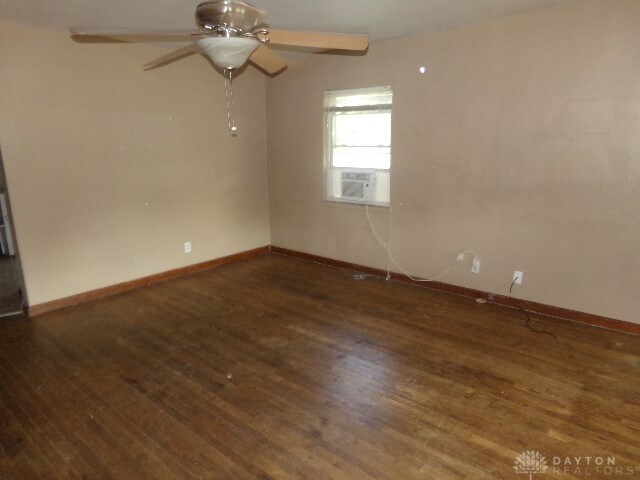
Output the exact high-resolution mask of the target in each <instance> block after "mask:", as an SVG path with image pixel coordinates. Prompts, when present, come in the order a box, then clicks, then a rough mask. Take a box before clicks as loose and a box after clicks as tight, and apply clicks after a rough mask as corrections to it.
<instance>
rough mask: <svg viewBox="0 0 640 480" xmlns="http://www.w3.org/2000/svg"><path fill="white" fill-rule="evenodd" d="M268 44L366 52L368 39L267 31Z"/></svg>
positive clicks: (356, 36) (317, 33)
mask: <svg viewBox="0 0 640 480" xmlns="http://www.w3.org/2000/svg"><path fill="white" fill-rule="evenodd" d="M268 37H269V43H273V44H274V45H292V46H296V47H312V48H323V49H331V50H366V49H367V47H368V46H369V37H368V36H366V35H346V34H341V33H323V32H296V31H292V30H269V35H268Z"/></svg>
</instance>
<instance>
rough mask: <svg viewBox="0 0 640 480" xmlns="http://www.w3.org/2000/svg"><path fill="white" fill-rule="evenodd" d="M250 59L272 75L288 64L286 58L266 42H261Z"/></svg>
mask: <svg viewBox="0 0 640 480" xmlns="http://www.w3.org/2000/svg"><path fill="white" fill-rule="evenodd" d="M249 60H250V61H251V63H253V64H255V65H257V66H258V67H260V68H261V69H262V70H264V71H265V72H267V73H269V74H270V75H275V74H276V73H278V72H279V71H281V70H283V69H284V68H286V66H287V62H285V60H284V58H282V57H281V56H280V55H279V54H277V53H276V52H274V51H273V50H271V49H269V47H267V46H266V45H264V44H260V46H259V47H258V48H257V49H256V50H255V51H254V52H253V53H252V54H251V56H250V57H249Z"/></svg>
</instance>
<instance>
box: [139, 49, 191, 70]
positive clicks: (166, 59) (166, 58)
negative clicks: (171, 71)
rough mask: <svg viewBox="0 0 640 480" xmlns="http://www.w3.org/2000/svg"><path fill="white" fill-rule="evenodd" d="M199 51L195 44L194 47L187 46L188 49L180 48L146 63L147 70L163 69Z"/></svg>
mask: <svg viewBox="0 0 640 480" xmlns="http://www.w3.org/2000/svg"><path fill="white" fill-rule="evenodd" d="M198 50H199V48H198V46H197V45H196V44H195V43H194V44H192V45H187V46H186V47H182V48H179V49H177V50H173V51H172V52H169V53H167V54H166V55H163V56H162V57H160V58H156V59H155V60H153V61H151V62H149V63H145V64H144V69H145V70H152V69H154V68H158V67H162V66H164V65H166V64H168V63H171V62H175V61H176V60H180V59H182V58H184V57H187V56H189V55H192V54H194V53H196V52H197V51H198Z"/></svg>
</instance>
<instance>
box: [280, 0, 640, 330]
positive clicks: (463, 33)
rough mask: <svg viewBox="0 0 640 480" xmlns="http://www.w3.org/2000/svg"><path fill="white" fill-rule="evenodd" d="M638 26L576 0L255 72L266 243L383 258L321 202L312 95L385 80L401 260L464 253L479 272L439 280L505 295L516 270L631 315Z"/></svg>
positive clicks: (536, 297) (534, 295)
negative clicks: (273, 72)
mask: <svg viewBox="0 0 640 480" xmlns="http://www.w3.org/2000/svg"><path fill="white" fill-rule="evenodd" d="M639 24H640V2H638V1H637V0H596V1H586V2H578V3H575V4H570V5H568V6H564V7H561V8H558V9H551V10H544V11H539V12H534V13H530V14H526V15H520V16H515V17H511V18H507V19H502V20H497V21H492V22H486V23H482V24H479V25H476V26H472V27H468V28H464V29H458V30H452V31H447V32H441V33H435V34H430V35H425V36H421V37H415V38H408V39H399V40H392V41H387V42H381V43H374V44H372V46H371V48H370V51H369V53H368V55H366V56H364V57H357V58H353V57H347V56H316V57H314V58H313V59H312V60H310V61H308V63H302V62H303V61H304V60H301V61H300V65H297V66H295V68H290V69H289V70H288V71H287V72H285V73H284V74H282V75H280V76H279V77H276V78H275V79H271V80H268V82H267V120H268V121H267V128H268V130H267V132H268V133H267V138H268V149H267V150H268V162H269V187H270V215H271V235H272V243H273V244H274V245H277V246H281V247H286V248H291V249H295V250H300V251H303V252H309V253H313V254H318V255H323V256H327V257H331V258H335V259H340V260H346V261H349V262H355V263H359V264H364V265H369V266H373V267H378V268H386V265H387V260H386V255H385V252H384V250H383V249H382V248H381V247H380V245H378V243H377V242H376V240H375V239H374V238H373V236H372V233H371V230H370V228H369V225H368V222H367V220H366V218H365V212H364V209H363V208H362V207H354V206H341V205H335V204H328V203H325V202H323V201H322V198H323V195H324V183H323V181H322V178H323V122H322V95H323V91H324V90H331V89H343V88H353V87H360V86H370V85H383V84H390V85H391V86H392V88H393V91H394V107H393V127H392V142H393V147H392V149H393V150H392V151H393V153H392V157H393V159H392V184H391V190H392V192H391V197H392V232H393V240H392V254H393V256H394V258H395V259H396V260H397V262H398V263H399V264H400V265H401V266H403V268H405V269H406V270H407V271H409V272H410V273H411V274H414V275H418V276H420V277H424V278H429V277H431V276H433V275H436V274H438V273H440V272H441V271H442V270H444V269H445V268H447V267H448V266H450V265H452V264H455V263H456V262H455V259H456V254H457V252H459V251H462V250H468V249H470V250H473V251H475V252H476V253H477V254H478V257H479V258H480V260H481V262H482V263H481V272H480V274H478V275H474V274H472V273H470V261H471V259H470V258H467V260H466V261H465V262H464V264H456V266H455V268H454V270H453V271H451V272H450V273H449V274H447V275H446V276H444V277H442V279H441V280H442V281H444V282H447V283H451V284H456V285H463V286H465V287H470V288H477V289H480V290H484V291H489V292H494V293H498V294H507V293H508V290H509V286H510V283H511V279H512V275H513V271H514V270H522V271H524V283H523V285H522V286H520V287H516V288H515V289H514V296H517V297H520V298H526V299H528V300H533V301H537V302H542V303H545V304H549V305H555V306H560V307H565V308H570V309H574V310H579V311H586V312H590V313H594V314H599V315H605V316H610V317H614V318H618V319H622V320H627V321H631V322H637V323H640V316H639V314H638V312H639V311H640V309H639V307H640V300H639V299H640V292H639V290H640V253H639V252H638V247H639V246H640V215H639V214H638V208H639V206H640V55H639V54H638V52H640V29H638V25H639ZM422 65H425V66H427V67H428V69H429V73H428V74H425V75H420V74H419V73H418V68H419V67H420V66H422ZM388 214H389V211H388V210H384V209H375V211H372V214H371V215H372V217H373V220H374V223H375V225H376V228H378V230H379V231H380V233H381V235H382V236H383V237H385V238H386V233H387V229H386V225H387V222H388V219H389V217H388ZM392 270H396V271H397V270H398V269H397V268H392Z"/></svg>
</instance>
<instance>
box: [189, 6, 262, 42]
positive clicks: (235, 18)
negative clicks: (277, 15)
mask: <svg viewBox="0 0 640 480" xmlns="http://www.w3.org/2000/svg"><path fill="white" fill-rule="evenodd" d="M266 18H267V12H265V11H264V10H260V9H259V8H256V7H254V6H252V5H249V4H247V3H244V2H238V1H236V0H216V1H211V2H203V3H201V4H200V5H198V7H197V8H196V23H197V24H198V27H200V29H201V30H203V31H210V30H222V33H224V32H226V33H227V36H228V35H229V34H237V33H238V32H239V33H247V32H252V31H253V30H254V29H255V28H257V27H259V26H263V25H264V21H265V20H266ZM221 27H222V28H221Z"/></svg>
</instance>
